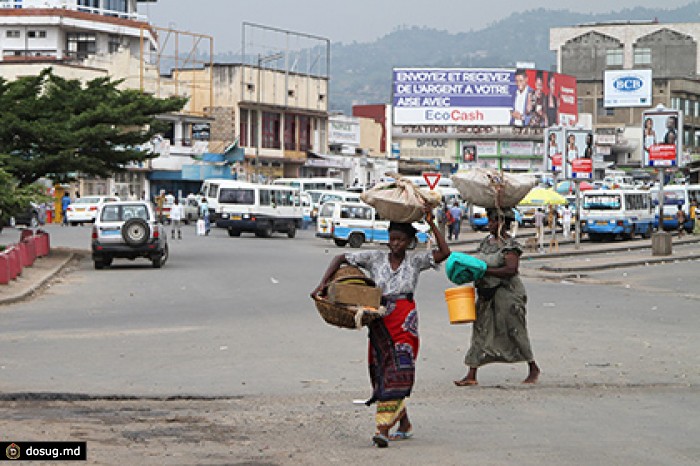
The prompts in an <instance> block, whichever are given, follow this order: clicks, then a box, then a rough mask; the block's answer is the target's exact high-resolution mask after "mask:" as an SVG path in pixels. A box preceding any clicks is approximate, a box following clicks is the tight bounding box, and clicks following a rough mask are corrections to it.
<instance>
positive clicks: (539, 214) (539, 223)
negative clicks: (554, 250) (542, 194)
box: [534, 207, 544, 252]
mask: <svg viewBox="0 0 700 466" xmlns="http://www.w3.org/2000/svg"><path fill="white" fill-rule="evenodd" d="M534 222H535V234H536V235H537V241H538V242H539V245H540V252H544V212H543V211H542V208H541V207H538V208H537V211H536V212H535V215H534Z"/></svg>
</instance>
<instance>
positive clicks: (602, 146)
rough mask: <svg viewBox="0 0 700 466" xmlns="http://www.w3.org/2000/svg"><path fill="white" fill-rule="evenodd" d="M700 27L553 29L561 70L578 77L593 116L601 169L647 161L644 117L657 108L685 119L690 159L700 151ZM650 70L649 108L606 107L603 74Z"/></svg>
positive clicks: (651, 24) (642, 24) (583, 104)
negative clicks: (678, 114) (659, 106)
mask: <svg viewBox="0 0 700 466" xmlns="http://www.w3.org/2000/svg"><path fill="white" fill-rule="evenodd" d="M698 40H700V23H673V24H661V23H658V22H656V21H615V22H606V23H595V24H582V25H578V26H571V27H559V28H552V29H551V30H550V40H549V43H550V49H551V50H552V51H554V52H555V53H556V59H557V69H558V71H560V72H561V73H565V74H570V75H573V76H575V77H576V80H577V83H578V107H579V113H580V114H584V113H586V114H590V115H592V126H593V129H594V132H595V134H596V137H595V141H596V152H597V162H596V166H597V168H601V167H602V166H603V167H605V166H610V165H616V166H623V167H624V166H635V167H638V166H640V164H641V161H642V114H643V112H644V111H646V110H650V109H652V108H654V107H656V106H658V105H662V106H663V107H666V108H671V109H677V110H681V111H682V112H683V115H684V125H683V128H684V132H683V137H684V145H685V154H684V157H685V158H686V161H689V160H692V159H693V157H697V155H694V154H698V153H700V47H699V46H698ZM609 70H651V75H652V87H651V101H650V102H649V103H648V105H645V106H637V107H619V106H615V105H610V104H608V105H605V102H604V85H605V83H604V73H605V72H606V71H609Z"/></svg>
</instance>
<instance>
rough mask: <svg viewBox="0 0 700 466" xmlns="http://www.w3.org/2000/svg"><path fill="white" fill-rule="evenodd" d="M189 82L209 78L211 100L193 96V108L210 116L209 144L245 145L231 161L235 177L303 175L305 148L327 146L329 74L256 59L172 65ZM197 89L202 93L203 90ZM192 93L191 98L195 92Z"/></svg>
mask: <svg viewBox="0 0 700 466" xmlns="http://www.w3.org/2000/svg"><path fill="white" fill-rule="evenodd" d="M181 74H187V75H188V76H190V78H191V79H192V81H197V82H206V81H209V80H211V82H212V88H213V90H214V98H213V100H214V102H215V104H214V105H213V106H212V105H207V99H206V98H205V96H202V98H198V99H193V101H195V102H200V103H201V104H195V106H194V110H195V111H197V112H201V113H206V114H208V115H211V117H212V118H213V119H214V121H213V122H212V123H211V130H210V137H209V145H210V147H211V148H212V150H214V151H223V150H224V149H225V148H226V147H229V146H230V145H232V144H234V145H237V146H240V148H242V149H243V151H242V155H244V157H241V158H239V159H237V160H236V161H235V167H234V169H235V172H236V174H237V176H238V177H239V178H247V179H249V180H259V181H266V180H270V179H274V178H279V177H298V176H303V175H304V173H303V167H304V164H305V163H306V161H307V153H309V152H315V153H319V152H325V150H326V148H327V147H328V136H327V127H328V77H327V76H324V75H316V74H311V73H299V72H292V71H289V70H285V69H276V68H270V67H266V66H264V64H263V63H258V64H242V63H235V64H224V63H214V64H213V65H212V66H205V67H204V68H202V69H196V70H194V69H189V70H184V69H183V70H175V73H174V75H176V76H177V75H181ZM205 92H206V90H205V89H204V90H201V91H200V93H205ZM196 96H197V94H196V93H195V94H194V95H193V97H196Z"/></svg>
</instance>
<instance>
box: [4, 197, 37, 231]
mask: <svg viewBox="0 0 700 466" xmlns="http://www.w3.org/2000/svg"><path fill="white" fill-rule="evenodd" d="M40 218H41V217H40V208H39V204H37V203H35V202H30V203H29V205H27V206H26V207H25V208H24V209H21V210H19V211H18V212H15V213H14V215H13V216H12V217H11V218H10V222H9V224H10V225H11V226H17V225H25V226H27V227H29V228H36V227H38V226H39V223H40V222H39V219H40Z"/></svg>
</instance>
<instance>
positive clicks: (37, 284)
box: [0, 248, 85, 305]
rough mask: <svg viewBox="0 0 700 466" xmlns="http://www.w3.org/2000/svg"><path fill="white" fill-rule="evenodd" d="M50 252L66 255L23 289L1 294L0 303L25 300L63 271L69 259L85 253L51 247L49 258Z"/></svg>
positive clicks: (71, 259)
mask: <svg viewBox="0 0 700 466" xmlns="http://www.w3.org/2000/svg"><path fill="white" fill-rule="evenodd" d="M52 252H61V253H66V257H64V258H63V259H61V260H59V262H58V263H57V264H56V265H55V266H54V267H52V268H50V269H48V270H47V271H46V272H45V273H44V274H43V275H41V276H40V277H39V278H38V279H35V280H34V281H33V282H31V283H28V284H27V285H26V286H25V287H24V288H23V289H21V290H19V291H17V292H15V293H14V294H13V295H10V296H3V297H2V298H0V305H6V304H13V303H16V302H19V301H23V300H25V299H26V298H28V297H29V296H31V295H32V294H34V293H36V292H37V290H39V289H40V288H42V287H43V286H45V285H46V284H47V283H48V282H49V281H51V280H52V279H53V278H54V277H55V276H56V275H58V274H59V273H61V271H63V270H64V269H65V268H66V267H67V266H68V264H69V263H70V262H71V261H73V260H74V259H76V258H79V257H82V256H83V255H85V251H81V250H74V249H68V248H53V249H51V252H50V253H49V256H48V257H49V258H50V257H51V253H52ZM25 270H26V269H25ZM27 280H29V279H27Z"/></svg>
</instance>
